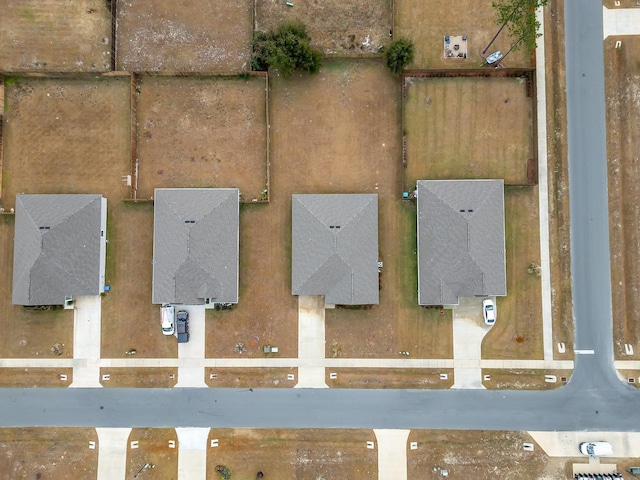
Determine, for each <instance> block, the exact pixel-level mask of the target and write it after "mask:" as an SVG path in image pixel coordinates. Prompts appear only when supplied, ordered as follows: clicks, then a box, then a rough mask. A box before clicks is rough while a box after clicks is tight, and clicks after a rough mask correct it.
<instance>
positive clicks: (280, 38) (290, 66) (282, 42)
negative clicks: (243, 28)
mask: <svg viewBox="0 0 640 480" xmlns="http://www.w3.org/2000/svg"><path fill="white" fill-rule="evenodd" d="M310 41H311V38H310V37H309V34H308V33H307V29H306V27H305V26H304V25H303V24H302V23H300V22H284V23H282V24H280V25H279V26H278V28H277V29H275V30H271V31H269V32H256V34H255V36H254V40H253V57H252V59H251V67H252V68H253V69H254V70H267V69H268V68H269V67H275V68H277V69H278V70H279V71H280V73H281V74H282V75H283V76H285V77H290V76H291V75H292V74H293V72H295V71H296V70H302V71H304V72H308V73H318V71H319V70H320V65H321V64H322V53H321V52H319V51H318V50H315V49H313V48H311V45H310V44H309V42H310Z"/></svg>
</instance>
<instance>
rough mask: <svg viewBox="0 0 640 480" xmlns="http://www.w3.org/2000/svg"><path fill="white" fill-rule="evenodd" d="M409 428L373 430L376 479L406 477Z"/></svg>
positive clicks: (388, 479)
mask: <svg viewBox="0 0 640 480" xmlns="http://www.w3.org/2000/svg"><path fill="white" fill-rule="evenodd" d="M409 432H411V430H373V433H375V435H376V439H377V440H378V480H402V479H406V478H407V439H408V438H409Z"/></svg>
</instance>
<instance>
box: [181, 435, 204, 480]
mask: <svg viewBox="0 0 640 480" xmlns="http://www.w3.org/2000/svg"><path fill="white" fill-rule="evenodd" d="M209 430H210V429H209V428H176V434H177V435H178V480H192V479H193V480H198V479H202V480H205V479H206V478H207V450H208V447H209V446H208V445H207V440H208V439H209Z"/></svg>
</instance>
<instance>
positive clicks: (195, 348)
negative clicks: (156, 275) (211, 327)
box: [176, 305, 207, 388]
mask: <svg viewBox="0 0 640 480" xmlns="http://www.w3.org/2000/svg"><path fill="white" fill-rule="evenodd" d="M178 310H186V311H187V312H189V341H188V342H187V343H179V344H178V358H179V359H203V358H204V356H205V340H206V333H205V332H206V330H205V309H204V305H184V306H180V307H177V306H176V312H177V311H178ZM176 387H188V388H194V387H195V388H207V384H206V383H205V381H204V366H203V367H179V368H178V383H177V384H176Z"/></svg>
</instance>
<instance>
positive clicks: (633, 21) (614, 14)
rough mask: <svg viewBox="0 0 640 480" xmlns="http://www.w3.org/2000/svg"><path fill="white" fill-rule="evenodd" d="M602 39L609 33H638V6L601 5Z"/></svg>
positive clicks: (639, 21) (639, 29) (639, 16)
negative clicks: (616, 6)
mask: <svg viewBox="0 0 640 480" xmlns="http://www.w3.org/2000/svg"><path fill="white" fill-rule="evenodd" d="M602 23H603V25H602V34H603V39H604V38H607V37H608V36H609V35H639V34H640V8H616V9H608V8H607V7H604V6H603V7H602Z"/></svg>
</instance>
